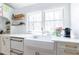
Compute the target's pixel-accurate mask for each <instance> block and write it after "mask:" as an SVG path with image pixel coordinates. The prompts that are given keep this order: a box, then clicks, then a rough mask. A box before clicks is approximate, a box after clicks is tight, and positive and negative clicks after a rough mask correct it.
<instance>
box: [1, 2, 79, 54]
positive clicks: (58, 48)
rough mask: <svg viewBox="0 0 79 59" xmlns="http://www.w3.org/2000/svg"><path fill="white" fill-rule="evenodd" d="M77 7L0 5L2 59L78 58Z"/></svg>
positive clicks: (77, 5)
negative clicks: (27, 58) (28, 58)
mask: <svg viewBox="0 0 79 59" xmlns="http://www.w3.org/2000/svg"><path fill="white" fill-rule="evenodd" d="M78 10H79V4H75V3H35V4H34V3H33V4H30V3H3V4H0V22H1V23H0V54H1V55H79V40H78V39H79V33H78V31H79V30H78V25H79V24H78V22H77V21H78V18H79V17H78V14H79V12H78Z"/></svg>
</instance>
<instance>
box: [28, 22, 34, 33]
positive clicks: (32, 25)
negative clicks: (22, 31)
mask: <svg viewBox="0 0 79 59" xmlns="http://www.w3.org/2000/svg"><path fill="white" fill-rule="evenodd" d="M33 27H34V24H33V22H29V24H28V32H33V29H34V28H33Z"/></svg>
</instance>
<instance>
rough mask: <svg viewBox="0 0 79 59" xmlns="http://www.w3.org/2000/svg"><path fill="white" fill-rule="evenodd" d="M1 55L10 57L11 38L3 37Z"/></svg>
mask: <svg viewBox="0 0 79 59" xmlns="http://www.w3.org/2000/svg"><path fill="white" fill-rule="evenodd" d="M1 53H3V54H5V55H10V37H7V36H1Z"/></svg>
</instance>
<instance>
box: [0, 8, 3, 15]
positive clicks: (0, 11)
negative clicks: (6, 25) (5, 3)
mask: <svg viewBox="0 0 79 59" xmlns="http://www.w3.org/2000/svg"><path fill="white" fill-rule="evenodd" d="M2 13H3V11H2V7H0V16H2Z"/></svg>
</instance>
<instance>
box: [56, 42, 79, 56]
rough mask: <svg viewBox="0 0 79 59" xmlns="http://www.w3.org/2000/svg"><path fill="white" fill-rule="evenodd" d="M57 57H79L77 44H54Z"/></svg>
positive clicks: (78, 45)
mask: <svg viewBox="0 0 79 59" xmlns="http://www.w3.org/2000/svg"><path fill="white" fill-rule="evenodd" d="M56 43H57V47H56V49H57V51H56V52H57V55H79V44H77V43H70V42H56Z"/></svg>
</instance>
